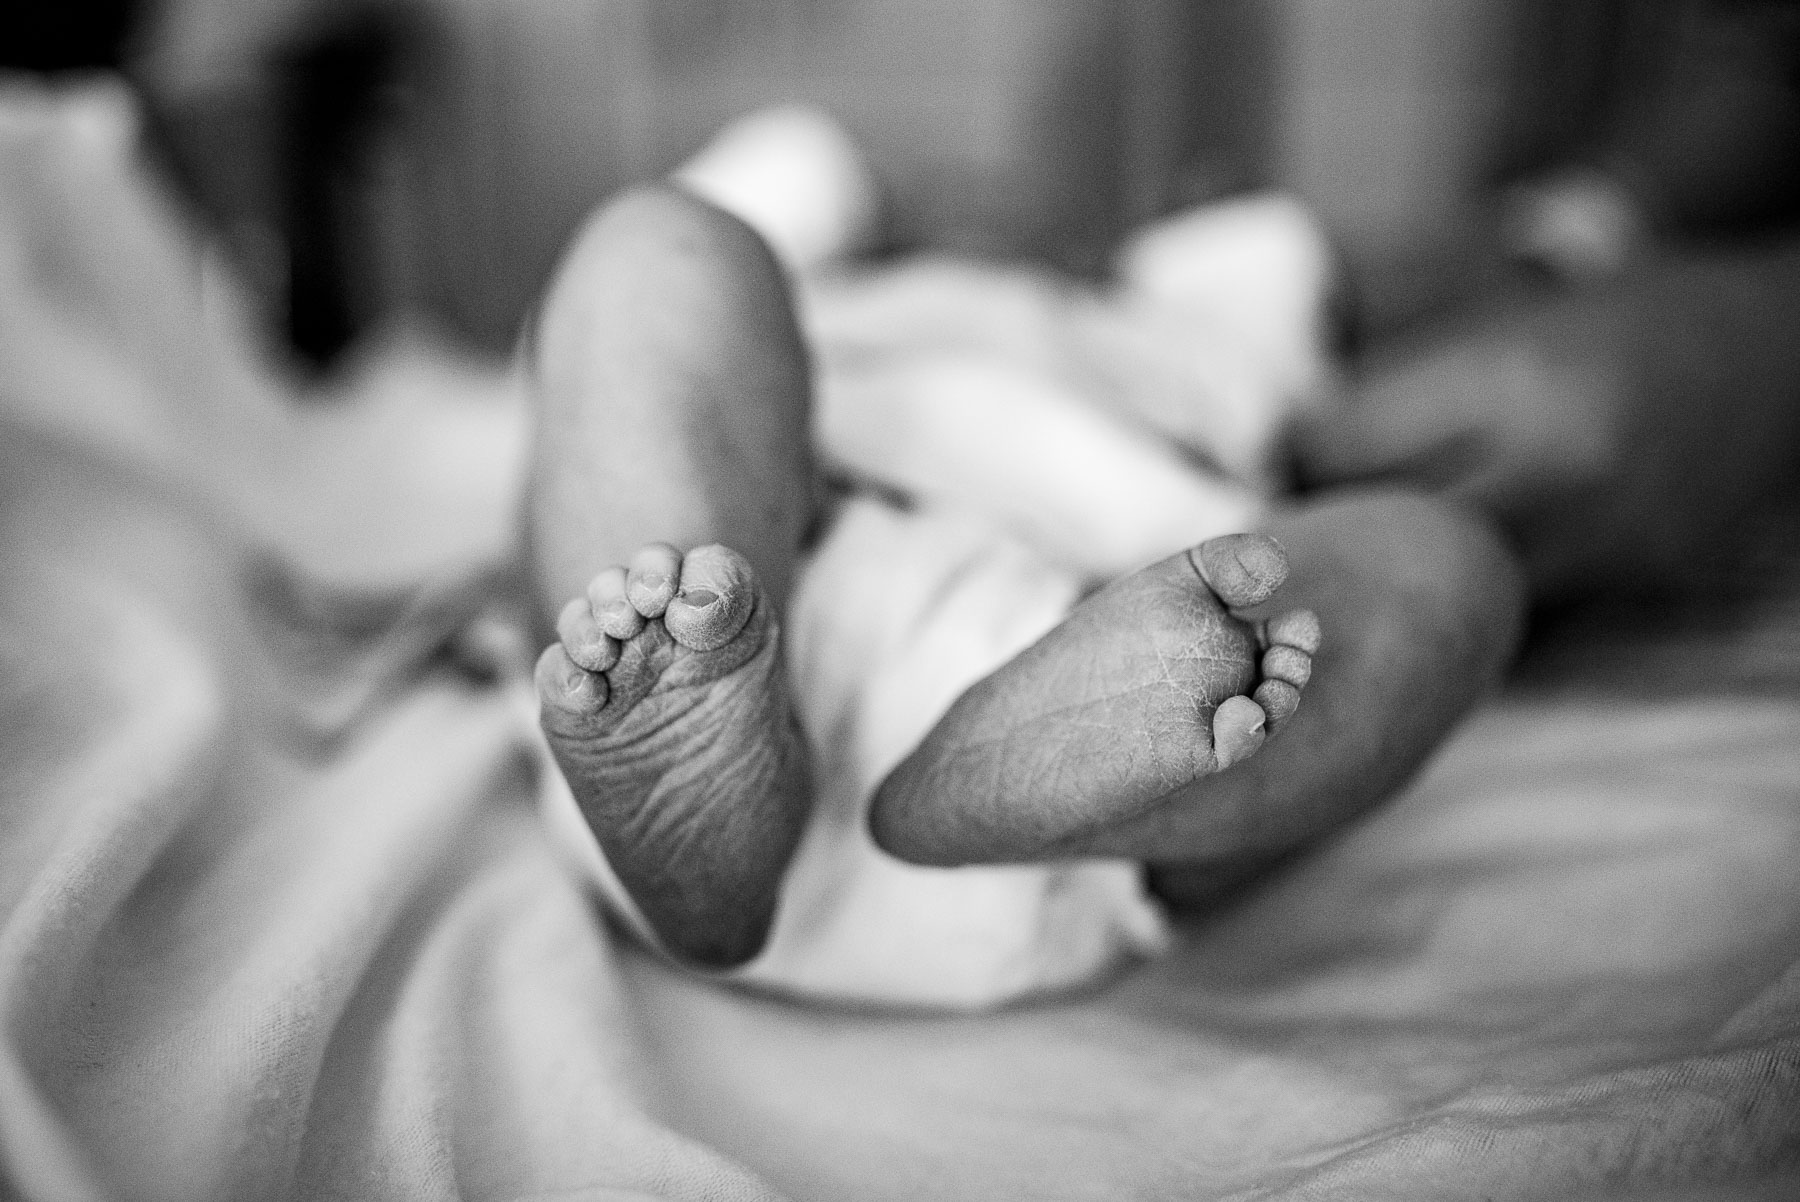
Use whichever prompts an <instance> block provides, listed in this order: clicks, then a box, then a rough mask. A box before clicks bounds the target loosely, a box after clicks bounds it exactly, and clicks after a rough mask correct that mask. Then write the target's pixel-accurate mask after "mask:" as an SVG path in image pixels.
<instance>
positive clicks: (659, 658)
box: [537, 543, 811, 968]
mask: <svg viewBox="0 0 1800 1202" xmlns="http://www.w3.org/2000/svg"><path fill="white" fill-rule="evenodd" d="M557 636H558V641H557V642H556V643H553V644H552V645H551V646H549V647H547V648H545V650H544V653H543V655H542V656H540V657H539V659H538V664H537V690H538V701H539V721H540V723H541V725H542V727H543V730H544V735H545V737H546V738H547V739H548V740H549V743H550V749H551V751H552V753H554V755H555V757H556V762H557V765H558V766H559V767H560V768H561V769H562V773H563V776H564V778H565V779H566V780H567V781H568V784H569V788H570V790H571V792H572V793H573V794H574V796H575V801H576V803H577V804H578V805H579V807H580V809H581V813H582V815H583V817H584V818H585V819H586V820H587V823H588V826H589V827H590V828H591V829H592V830H593V832H594V835H595V837H596V838H597V839H598V840H599V841H600V846H601V847H602V848H603V849H604V850H605V852H606V858H607V861H608V863H609V864H610V865H611V867H612V869H613V871H614V872H615V873H616V874H617V875H618V877H619V880H620V882H621V883H622V884H623V885H624V886H625V888H626V889H627V891H629V892H630V894H631V897H632V900H633V901H634V902H635V903H636V904H637V906H638V909H639V910H640V912H641V913H642V914H643V916H644V918H645V920H646V921H648V922H649V924H650V925H651V927H652V928H654V930H655V931H656V933H657V935H658V936H659V937H660V938H661V939H662V941H663V943H664V945H665V946H666V947H667V949H668V950H669V951H670V952H672V953H674V954H675V955H677V956H679V957H681V958H683V959H685V960H688V961H691V962H693V963H695V964H697V965H701V966H704V967H708V968H727V967H731V966H734V965H737V964H741V963H743V962H744V961H746V960H749V959H750V958H751V957H753V956H754V955H755V954H756V953H757V952H758V951H759V950H761V948H762V945H763V942H764V940H765V939H766V938H767V935H768V931H769V927H770V924H771V923H772V922H773V919H774V914H775V908H776V903H777V901H778V899H779V895H780V888H781V879H782V874H783V872H784V871H785V870H786V868H787V864H788V861H789V859H790V858H791V857H792V855H793V851H794V848H795V846H796V844H797V843H798V842H799V838H800V833H801V830H802V828H803V827H804V825H805V822H806V818H807V814H808V811H809V807H810V793H811V791H810V787H809V781H808V779H807V771H808V769H807V764H808V759H807V756H806V754H805V745H804V741H803V736H802V735H801V733H800V731H799V728H798V726H797V725H796V724H795V721H794V718H793V709H792V707H791V705H790V704H789V699H788V695H787V686H786V681H785V675H784V670H783V666H782V655H781V646H780V643H781V638H780V629H779V625H778V623H777V621H776V618H775V613H774V606H773V604H772V603H771V602H769V600H768V599H767V597H766V596H765V595H764V594H763V592H762V590H761V588H760V586H759V585H758V584H757V582H756V577H755V574H754V573H753V572H752V571H751V568H750V565H749V563H748V562H747V561H746V560H745V559H744V558H743V556H741V555H739V554H738V553H737V552H735V551H732V550H730V549H729V548H726V547H722V546H717V545H713V546H705V547H698V548H695V549H694V550H691V551H688V552H687V553H685V554H683V553H682V552H680V551H677V550H676V549H675V548H673V547H670V546H667V545H665V544H660V543H653V544H650V545H648V546H646V547H644V548H642V549H641V550H639V551H638V552H637V554H636V555H635V556H634V557H633V558H632V561H631V563H630V564H629V565H628V566H619V567H612V568H608V569H606V570H604V571H602V572H601V573H599V574H598V575H597V576H595V577H594V578H593V580H592V582H591V583H590V584H589V585H588V588H587V593H586V595H585V596H582V597H577V598H575V599H574V600H572V601H570V602H569V603H568V605H567V606H565V607H564V609H563V611H562V614H561V616H560V618H559V620H558V622H557Z"/></svg>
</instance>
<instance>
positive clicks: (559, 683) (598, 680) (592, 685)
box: [535, 643, 610, 714]
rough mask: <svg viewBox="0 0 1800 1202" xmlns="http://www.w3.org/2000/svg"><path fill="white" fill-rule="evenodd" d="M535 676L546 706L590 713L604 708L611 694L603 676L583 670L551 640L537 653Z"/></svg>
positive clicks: (539, 694)
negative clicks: (550, 642) (542, 650)
mask: <svg viewBox="0 0 1800 1202" xmlns="http://www.w3.org/2000/svg"><path fill="white" fill-rule="evenodd" d="M535 677H536V681H537V691H538V701H539V702H540V703H541V704H542V705H543V706H544V708H545V709H547V710H557V711H561V712H563V713H570V714H592V713H596V712H598V711H599V710H601V709H604V708H605V706H606V701H607V698H608V696H609V695H610V694H609V691H608V689H607V686H606V677H604V676H601V675H599V674H598V673H594V672H584V671H582V669H581V665H579V664H577V663H576V662H575V661H574V660H572V659H570V658H569V656H568V653H567V652H565V651H564V650H563V648H562V644H560V643H552V644H550V645H549V646H548V647H546V648H544V653H543V654H542V655H540V656H538V662H537V671H536V673H535Z"/></svg>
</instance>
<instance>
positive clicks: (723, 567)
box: [663, 543, 756, 651]
mask: <svg viewBox="0 0 1800 1202" xmlns="http://www.w3.org/2000/svg"><path fill="white" fill-rule="evenodd" d="M755 607H756V574H755V573H754V572H753V571H751V569H750V562H749V561H748V560H746V559H745V558H744V557H743V556H742V555H739V554H738V553H737V552H736V551H733V550H732V549H731V548H730V547H722V546H719V545H718V544H716V543H714V544H711V545H709V546H705V547H696V548H694V549H693V550H692V551H689V552H688V553H687V556H686V558H684V559H683V560H682V562H681V587H680V589H679V591H678V592H676V594H675V596H674V598H673V599H672V600H670V602H669V604H668V608H667V609H666V610H665V611H664V612H663V625H664V626H665V627H667V628H668V631H669V634H670V635H672V636H673V637H674V639H675V641H676V642H678V643H680V644H681V645H682V646H684V647H688V648H691V649H693V650H695V651H713V650H716V649H717V648H720V647H723V646H724V645H725V644H726V643H729V642H730V641H731V640H732V639H734V638H736V637H737V636H738V632H739V631H741V630H743V629H744V625H745V624H746V623H747V622H749V620H750V614H751V611H752V610H754V609H755Z"/></svg>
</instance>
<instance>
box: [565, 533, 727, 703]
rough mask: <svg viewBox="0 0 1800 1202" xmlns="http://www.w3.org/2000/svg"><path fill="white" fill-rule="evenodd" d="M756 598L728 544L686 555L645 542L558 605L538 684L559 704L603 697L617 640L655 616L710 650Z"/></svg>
mask: <svg viewBox="0 0 1800 1202" xmlns="http://www.w3.org/2000/svg"><path fill="white" fill-rule="evenodd" d="M755 604H756V586H755V576H754V574H753V573H752V572H751V570H750V565H749V563H748V562H747V561H746V560H745V559H744V557H743V556H741V555H739V554H738V553H737V552H735V551H733V550H731V549H730V548H729V547H722V546H718V545H716V544H715V545H711V546H705V547H696V548H695V549H694V550H692V551H689V552H687V553H686V554H685V555H684V554H682V553H681V552H680V551H677V550H676V549H675V548H674V547H671V546H669V545H667V544H666V543H651V544H649V545H647V546H645V547H644V548H642V549H641V550H639V551H638V553H637V554H636V555H634V556H633V557H632V560H631V565H630V567H628V568H627V567H616V566H615V567H610V568H607V569H605V570H604V571H602V572H600V573H599V574H598V575H596V576H595V577H594V578H593V579H592V580H591V581H589V582H588V587H587V593H586V595H584V596H580V597H576V598H575V599H574V600H572V601H570V602H569V603H568V604H567V605H565V606H563V609H562V612H561V613H560V614H559V615H558V616H557V620H556V637H557V640H558V641H557V643H556V644H555V645H554V646H551V647H548V648H546V649H545V650H544V654H543V656H542V657H541V658H540V659H539V661H538V685H539V691H540V693H541V694H542V695H543V697H544V698H545V700H548V701H555V702H557V703H558V704H560V705H563V706H574V707H576V708H586V709H598V708H599V707H601V706H604V705H605V704H606V700H607V696H608V689H607V682H606V678H605V677H604V675H603V673H605V672H607V671H608V670H609V669H611V668H612V667H613V666H614V665H616V664H617V663H618V662H619V657H620V655H621V654H622V652H623V648H624V645H625V644H626V643H627V642H629V641H630V640H631V639H633V638H636V637H637V636H638V635H639V634H641V633H642V632H643V630H644V629H645V627H646V626H648V625H649V624H650V623H651V622H654V621H658V620H660V621H661V622H662V623H663V626H664V628H665V629H666V630H667V631H668V632H669V636H670V637H671V638H673V639H674V640H675V642H677V643H679V644H681V645H682V646H684V647H687V648H688V649H690V650H693V651H713V650H717V649H718V648H720V647H723V646H724V645H725V644H727V643H729V642H730V641H731V640H732V639H734V638H736V637H737V636H738V633H739V632H740V631H742V630H743V628H744V626H745V625H746V624H747V623H748V622H749V620H750V614H751V611H752V610H753V609H754V608H755Z"/></svg>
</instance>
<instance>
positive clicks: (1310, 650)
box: [1264, 609, 1323, 655]
mask: <svg viewBox="0 0 1800 1202" xmlns="http://www.w3.org/2000/svg"><path fill="white" fill-rule="evenodd" d="M1264 631H1265V640H1266V641H1267V642H1268V643H1269V644H1270V645H1271V646H1274V645H1276V644H1279V645H1281V646H1283V647H1293V648H1296V649H1298V650H1300V651H1304V652H1306V653H1307V654H1308V655H1317V654H1318V651H1319V643H1320V642H1321V641H1322V639H1323V632H1322V631H1321V630H1320V629H1319V616H1318V615H1317V614H1315V613H1313V611H1312V610H1310V609H1296V610H1293V611H1292V612H1290V613H1285V614H1282V615H1281V616H1280V617H1276V618H1270V619H1269V621H1268V624H1267V625H1266V626H1265V627H1264Z"/></svg>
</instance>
